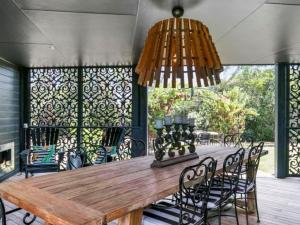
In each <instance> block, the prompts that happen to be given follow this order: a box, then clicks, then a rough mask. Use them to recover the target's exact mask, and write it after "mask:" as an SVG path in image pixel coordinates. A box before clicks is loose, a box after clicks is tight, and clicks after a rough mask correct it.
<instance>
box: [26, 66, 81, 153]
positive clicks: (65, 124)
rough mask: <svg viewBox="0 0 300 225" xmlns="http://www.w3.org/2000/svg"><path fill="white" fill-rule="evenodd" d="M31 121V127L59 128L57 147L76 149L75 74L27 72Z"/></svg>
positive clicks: (69, 70)
mask: <svg viewBox="0 0 300 225" xmlns="http://www.w3.org/2000/svg"><path fill="white" fill-rule="evenodd" d="M30 120H31V125H32V126H59V127H61V129H60V138H59V146H58V147H64V148H69V149H70V148H74V147H76V146H77V145H76V137H77V136H76V133H77V128H76V126H77V124H78V122H77V120H78V70H77V69H76V68H47V69H46V68H35V69H31V70H30Z"/></svg>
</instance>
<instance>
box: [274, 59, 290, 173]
mask: <svg viewBox="0 0 300 225" xmlns="http://www.w3.org/2000/svg"><path fill="white" fill-rule="evenodd" d="M275 82H276V84H275V120H276V121H275V176H276V177H277V178H285V177H287V176H288V162H289V157H288V143H289V141H288V121H289V108H288V107H289V105H288V103H289V64H288V63H279V64H277V65H276V78H275Z"/></svg>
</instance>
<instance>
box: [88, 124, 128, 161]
mask: <svg viewBox="0 0 300 225" xmlns="http://www.w3.org/2000/svg"><path fill="white" fill-rule="evenodd" d="M124 136H125V129H124V128H123V127H107V128H105V130H104V132H103V135H102V140H101V142H100V145H98V146H97V147H96V152H95V153H96V160H95V161H94V162H93V163H94V164H102V163H106V162H110V161H112V160H114V159H116V158H117V157H118V149H119V148H120V145H121V143H122V141H123V138H124ZM90 161H92V160H90Z"/></svg>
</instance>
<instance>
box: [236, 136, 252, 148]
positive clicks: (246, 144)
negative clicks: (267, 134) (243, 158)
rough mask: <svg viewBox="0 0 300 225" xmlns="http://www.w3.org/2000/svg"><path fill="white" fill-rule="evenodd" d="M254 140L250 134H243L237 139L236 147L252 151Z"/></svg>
mask: <svg viewBox="0 0 300 225" xmlns="http://www.w3.org/2000/svg"><path fill="white" fill-rule="evenodd" d="M253 143H254V138H253V137H252V136H251V135H248V134H242V135H241V136H240V137H238V138H237V142H236V143H235V147H241V148H245V149H251V148H252V147H253Z"/></svg>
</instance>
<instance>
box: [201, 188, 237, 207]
mask: <svg viewBox="0 0 300 225" xmlns="http://www.w3.org/2000/svg"><path fill="white" fill-rule="evenodd" d="M231 195H232V191H230V188H227V187H226V186H225V187H223V193H222V187H221V186H217V185H213V186H212V187H211V189H210V194H209V199H208V204H207V207H208V209H215V208H217V207H218V205H220V203H222V202H224V201H226V200H227V199H229V198H230V197H231Z"/></svg>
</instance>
